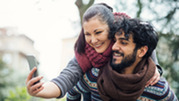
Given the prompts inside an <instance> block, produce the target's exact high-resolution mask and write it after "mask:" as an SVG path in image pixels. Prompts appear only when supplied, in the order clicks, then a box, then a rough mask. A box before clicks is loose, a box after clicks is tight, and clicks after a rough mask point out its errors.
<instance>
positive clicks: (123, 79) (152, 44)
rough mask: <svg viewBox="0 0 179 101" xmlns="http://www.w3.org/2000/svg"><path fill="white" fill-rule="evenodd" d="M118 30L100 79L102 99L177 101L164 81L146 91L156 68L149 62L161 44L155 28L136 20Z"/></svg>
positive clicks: (125, 22)
mask: <svg viewBox="0 0 179 101" xmlns="http://www.w3.org/2000/svg"><path fill="white" fill-rule="evenodd" d="M117 26H119V27H118V32H117V33H116V34H115V43H114V45H113V47H112V50H113V56H112V59H111V61H110V63H109V64H108V65H107V66H105V67H104V68H102V69H101V70H100V73H99V76H98V81H97V84H98V91H99V93H100V97H101V98H102V99H103V100H104V101H136V100H138V101H140V100H142V101H149V100H150V101H151V100H164V101H178V100H177V98H176V95H175V94H174V93H173V91H172V90H171V89H170V87H169V85H168V83H167V81H166V80H165V79H164V78H161V79H160V80H159V81H158V83H157V84H155V85H153V86H149V87H145V84H146V82H147V81H148V80H149V79H150V78H151V77H152V76H153V74H154V71H155V68H156V66H155V63H154V62H153V61H152V60H151V58H150V55H151V53H152V51H153V50H154V49H155V48H156V46H157V42H158V36H157V33H156V32H155V30H154V29H153V27H152V26H151V25H150V24H149V23H147V22H143V21H140V20H137V19H124V20H123V21H122V22H120V24H118V25H117Z"/></svg>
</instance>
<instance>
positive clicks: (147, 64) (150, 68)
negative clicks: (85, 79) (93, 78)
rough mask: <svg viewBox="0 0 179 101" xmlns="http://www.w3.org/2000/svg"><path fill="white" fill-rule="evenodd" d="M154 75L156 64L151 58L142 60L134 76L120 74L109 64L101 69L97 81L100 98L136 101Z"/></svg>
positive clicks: (106, 100) (110, 100)
mask: <svg viewBox="0 0 179 101" xmlns="http://www.w3.org/2000/svg"><path fill="white" fill-rule="evenodd" d="M154 73H155V63H154V62H153V61H152V59H151V58H149V59H148V60H146V59H144V60H142V61H141V62H140V63H139V64H138V65H137V66H136V68H135V70H134V72H133V74H120V73H118V72H116V71H114V70H112V67H111V66H110V64H108V65H106V66H105V67H103V68H101V70H100V73H99V76H98V80H97V86H98V91H99V94H100V97H101V98H102V99H103V100H104V101H136V100H137V98H138V97H139V96H140V95H141V94H142V93H143V90H144V88H145V84H146V82H147V81H148V80H149V79H150V78H151V77H152V76H153V75H154Z"/></svg>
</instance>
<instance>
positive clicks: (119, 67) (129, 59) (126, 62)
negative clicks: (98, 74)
mask: <svg viewBox="0 0 179 101" xmlns="http://www.w3.org/2000/svg"><path fill="white" fill-rule="evenodd" d="M114 52H116V53H120V52H119V51H113V53H114ZM136 54H137V49H134V52H133V53H132V54H129V55H127V56H125V57H124V54H123V53H121V55H122V56H123V57H124V58H123V59H122V61H121V63H119V64H115V61H117V60H116V59H113V57H111V58H112V59H111V61H110V65H111V67H112V69H113V70H115V71H117V72H119V73H121V72H123V70H124V69H125V68H127V67H129V66H131V65H132V64H133V63H134V62H135V60H136Z"/></svg>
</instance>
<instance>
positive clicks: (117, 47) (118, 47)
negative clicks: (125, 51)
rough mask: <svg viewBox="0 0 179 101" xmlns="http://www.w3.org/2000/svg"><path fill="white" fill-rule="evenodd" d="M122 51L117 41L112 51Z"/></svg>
mask: <svg viewBox="0 0 179 101" xmlns="http://www.w3.org/2000/svg"><path fill="white" fill-rule="evenodd" d="M119 49H120V46H119V44H118V43H117V41H116V42H115V43H114V45H113V46H112V50H113V51H114V50H119Z"/></svg>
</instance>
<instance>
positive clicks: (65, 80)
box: [26, 4, 159, 98]
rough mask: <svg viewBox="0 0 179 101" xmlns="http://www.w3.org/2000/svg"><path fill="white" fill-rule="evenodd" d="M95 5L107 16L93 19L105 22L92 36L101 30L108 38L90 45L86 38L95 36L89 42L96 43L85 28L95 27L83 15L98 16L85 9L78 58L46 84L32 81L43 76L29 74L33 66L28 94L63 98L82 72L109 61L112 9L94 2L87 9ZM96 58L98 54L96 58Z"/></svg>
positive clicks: (93, 7)
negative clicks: (88, 23) (87, 22)
mask: <svg viewBox="0 0 179 101" xmlns="http://www.w3.org/2000/svg"><path fill="white" fill-rule="evenodd" d="M97 6H98V8H102V9H105V10H104V11H105V12H104V14H105V15H107V16H103V17H107V18H106V19H105V20H104V19H103V18H102V17H100V20H99V19H98V20H96V19H93V20H95V21H102V22H103V23H102V25H104V26H101V27H100V28H101V29H100V30H95V31H94V32H93V33H95V36H98V35H100V34H101V33H104V34H105V36H103V38H104V39H106V38H107V41H105V40H104V41H103V42H101V43H97V44H92V43H89V41H87V40H88V39H90V37H92V38H94V40H92V42H93V43H96V40H95V37H94V36H91V35H90V33H92V32H88V31H87V28H88V27H89V28H90V27H95V25H96V24H93V25H89V26H85V22H86V21H88V19H86V18H92V17H94V16H97V15H96V14H93V13H92V14H90V15H89V13H88V12H85V14H84V17H83V27H85V28H82V29H83V30H82V31H81V34H80V36H79V38H78V40H77V42H76V44H75V57H76V58H77V59H75V58H74V59H72V60H71V61H70V62H69V64H68V65H67V68H65V69H64V70H63V71H62V72H61V74H60V75H59V76H58V77H57V78H54V79H53V80H51V81H50V82H45V83H42V82H40V83H37V84H34V83H35V82H37V81H39V80H41V79H42V78H43V77H36V78H32V74H33V73H34V72H35V71H36V68H34V69H33V70H32V71H31V72H30V73H29V75H28V77H27V80H26V85H27V90H28V93H29V94H30V95H32V96H36V97H42V98H55V97H63V96H64V95H65V93H66V92H67V91H68V90H69V89H71V88H72V87H73V86H74V85H75V84H76V83H77V81H79V79H81V77H82V74H83V73H85V72H86V71H87V70H89V69H90V68H91V67H92V66H94V67H98V66H99V67H101V66H103V65H105V63H107V62H106V61H108V60H109V57H110V51H111V48H108V47H109V46H110V47H112V42H111V38H112V37H108V36H110V34H109V33H111V31H113V21H114V17H113V14H112V11H111V8H110V7H109V6H107V5H105V4H96V5H93V6H91V7H90V8H89V9H93V10H96V7H97ZM85 17H86V18H85ZM85 19H86V20H85ZM90 21H92V19H90ZM105 22H106V23H105ZM100 23H101V22H100ZM100 25H101V24H100ZM98 26H99V25H98ZM83 32H84V33H85V35H84V34H83ZM107 48H108V49H107ZM105 51H106V52H105ZM85 52H86V53H89V52H91V54H87V55H85V54H84V53H85ZM97 53H100V54H97ZM102 53H104V54H103V55H102V58H99V56H100V55H101V54H102ZM93 54H95V56H93ZM91 55H92V56H91ZM103 56H104V57H103ZM95 57H98V58H97V60H96V58H95ZM100 59H102V60H100ZM82 60H83V61H82ZM81 61H82V62H81ZM97 62H98V63H97ZM158 79H159V76H157V78H156V77H154V80H152V83H150V84H153V83H155V82H156V81H158ZM153 81H154V82H153Z"/></svg>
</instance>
